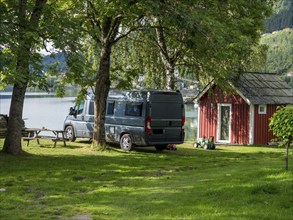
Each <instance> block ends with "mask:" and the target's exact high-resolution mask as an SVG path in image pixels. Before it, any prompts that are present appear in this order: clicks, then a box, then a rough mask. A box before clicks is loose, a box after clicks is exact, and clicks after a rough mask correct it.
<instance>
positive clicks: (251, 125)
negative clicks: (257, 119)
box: [249, 105, 254, 145]
mask: <svg viewBox="0 0 293 220" xmlns="http://www.w3.org/2000/svg"><path fill="white" fill-rule="evenodd" d="M253 143H254V105H249V144H250V145H252V144H253Z"/></svg>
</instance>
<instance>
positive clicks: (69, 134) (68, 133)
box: [64, 126, 76, 142]
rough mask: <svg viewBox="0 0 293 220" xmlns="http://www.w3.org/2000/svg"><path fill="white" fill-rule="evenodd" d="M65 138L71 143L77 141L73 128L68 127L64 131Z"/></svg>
mask: <svg viewBox="0 0 293 220" xmlns="http://www.w3.org/2000/svg"><path fill="white" fill-rule="evenodd" d="M64 136H65V138H66V139H68V140H69V141H71V142H74V141H75V140H76V137H75V134H74V130H73V127H72V126H67V127H66V128H65V131H64Z"/></svg>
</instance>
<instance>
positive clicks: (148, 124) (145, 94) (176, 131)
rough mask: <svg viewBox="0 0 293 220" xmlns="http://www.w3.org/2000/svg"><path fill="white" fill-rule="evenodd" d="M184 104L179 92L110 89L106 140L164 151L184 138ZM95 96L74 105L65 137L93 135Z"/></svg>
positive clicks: (127, 149)
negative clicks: (152, 147)
mask: <svg viewBox="0 0 293 220" xmlns="http://www.w3.org/2000/svg"><path fill="white" fill-rule="evenodd" d="M184 123H185V113H184V103H183V99H182V95H181V93H180V92H179V91H161V90H143V91H125V90H124V91H118V90H110V92H109V94H108V98H107V107H106V118H105V139H106V142H107V143H117V144H120V147H121V149H123V150H124V151H130V150H131V149H133V147H135V146H154V147H155V148H156V149H157V150H164V149H166V147H167V146H168V145H169V144H181V143H183V141H184ZM93 128H94V96H93V95H88V97H87V98H86V100H84V102H82V103H81V104H80V105H77V106H75V107H74V108H71V110H70V113H69V115H68V116H67V117H66V120H65V122H64V131H65V136H66V137H67V138H68V139H69V140H70V141H74V140H75V139H76V138H92V136H93Z"/></svg>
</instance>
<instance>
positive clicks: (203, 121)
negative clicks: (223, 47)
mask: <svg viewBox="0 0 293 220" xmlns="http://www.w3.org/2000/svg"><path fill="white" fill-rule="evenodd" d="M228 84H229V85H230V86H231V88H232V89H233V91H234V92H233V93H231V92H230V93H227V94H226V93H225V92H224V91H223V90H222V89H220V87H218V86H217V85H216V84H215V83H214V82H211V83H210V84H208V85H207V86H206V87H205V88H204V89H203V91H202V92H200V93H199V95H198V96H197V98H196V102H197V103H198V107H199V109H198V114H199V115H198V134H197V136H198V138H200V137H204V136H206V137H209V136H214V138H215V139H214V140H215V142H217V143H226V144H268V142H270V141H271V140H272V139H273V138H274V137H273V134H272V132H271V131H269V118H270V117H271V116H272V115H273V113H274V112H275V111H276V109H277V106H280V105H287V104H293V89H291V88H290V87H289V86H288V85H287V84H286V83H285V82H284V81H282V80H281V79H280V77H279V76H278V75H276V74H268V73H242V74H235V76H234V77H233V80H229V81H228V82H227V85H228Z"/></svg>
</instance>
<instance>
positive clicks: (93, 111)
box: [89, 101, 95, 115]
mask: <svg viewBox="0 0 293 220" xmlns="http://www.w3.org/2000/svg"><path fill="white" fill-rule="evenodd" d="M94 114H95V105H94V102H92V101H91V102H90V106H89V115H94Z"/></svg>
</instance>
